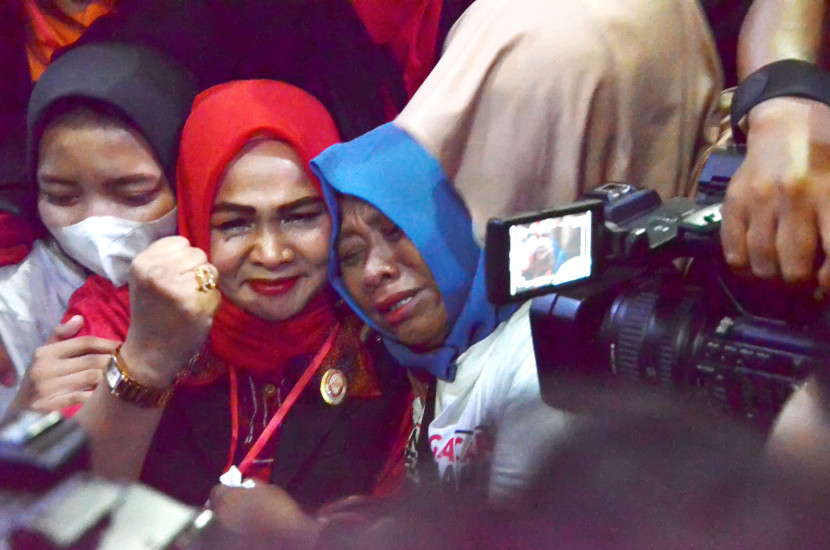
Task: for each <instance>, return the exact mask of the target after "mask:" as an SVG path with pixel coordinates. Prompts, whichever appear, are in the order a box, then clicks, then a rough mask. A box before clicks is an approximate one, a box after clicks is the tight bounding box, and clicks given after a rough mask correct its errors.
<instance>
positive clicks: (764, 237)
mask: <svg viewBox="0 0 830 550" xmlns="http://www.w3.org/2000/svg"><path fill="white" fill-rule="evenodd" d="M825 4H826V2H825V0H756V1H755V2H754V3H753V5H752V7H751V8H750V11H749V12H748V14H747V17H746V19H745V21H744V24H743V26H742V28H741V35H740V40H739V43H738V72H739V78H740V79H741V80H743V79H745V78H746V77H747V76H748V75H750V74H751V73H752V72H754V71H756V70H758V69H760V68H761V67H763V66H765V65H767V64H769V63H772V62H774V61H778V60H782V59H801V60H805V61H809V62H814V63H815V62H817V61H818V59H819V57H820V55H819V54H820V51H821V47H822V40H823V32H822V31H823V21H824V16H825V11H826V10H825V7H826V6H825ZM747 124H748V130H747V156H746V159H745V160H744V162H743V164H742V166H741V167H740V169H739V170H738V171H737V172H736V173H735V176H734V177H733V178H732V181H731V182H730V184H729V187H728V190H727V196H726V201H725V204H724V209H723V227H722V232H721V235H722V242H723V248H724V255H725V258H726V260H727V262H728V263H729V264H730V265H731V266H732V267H733V268H735V269H739V270H744V269H751V271H752V273H753V274H754V275H755V276H758V277H761V278H776V277H781V278H783V280H784V281H787V282H804V281H810V280H812V279H813V278H814V277H817V278H818V282H819V284H820V285H822V286H824V287H826V288H830V260H827V259H825V260H824V261H823V263H822V264H821V265H820V266H818V265H817V263H816V262H817V260H816V256H817V252H821V251H823V252H824V253H825V256H826V257H827V258H830V107H828V106H827V105H825V104H823V103H821V102H818V101H813V100H810V99H801V98H795V97H778V98H774V99H769V100H767V101H763V102H761V103H759V104H758V105H756V106H755V107H754V108H752V109H751V110H750V111H749V114H748V116H747ZM817 268H818V269H817Z"/></svg>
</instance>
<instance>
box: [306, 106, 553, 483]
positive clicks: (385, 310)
mask: <svg viewBox="0 0 830 550" xmlns="http://www.w3.org/2000/svg"><path fill="white" fill-rule="evenodd" d="M312 167H313V169H314V171H315V173H316V174H317V175H318V177H319V178H320V180H321V181H322V183H323V192H324V195H325V197H326V202H327V204H328V206H329V208H330V209H331V212H332V217H333V219H334V220H335V221H336V223H335V230H334V232H333V241H332V242H333V245H332V246H333V255H332V257H333V258H335V261H334V262H332V264H331V266H330V272H329V275H330V279H331V281H332V284H333V285H334V286H335V288H337V290H338V291H339V292H340V293H341V294H342V295H343V297H344V299H345V300H346V301H347V302H348V303H349V304H350V305H351V306H352V307H353V308H354V309H355V310H356V311H357V312H358V313H359V314H360V315H361V316H362V317H363V319H364V320H365V321H366V322H367V323H368V324H369V325H370V326H372V327H373V328H375V329H376V330H378V331H379V332H380V333H381V334H382V335H383V338H384V342H385V344H386V346H387V348H388V349H389V350H390V352H391V353H392V354H393V355H394V356H395V357H396V358H397V359H398V361H399V362H400V363H401V364H402V365H405V366H407V367H409V368H412V369H415V370H416V371H417V370H420V371H426V372H427V373H429V374H431V375H432V376H434V377H435V379H436V383H435V388H434V389H435V393H434V403H433V402H432V400H431V399H430V400H428V402H426V403H425V404H426V411H425V415H424V416H425V418H427V419H428V418H429V417H430V416H432V415H433V413H434V418H433V419H432V421H431V422H429V424H428V425H429V428H428V441H429V448H430V450H431V452H432V455H433V457H434V459H435V461H436V463H437V464H438V471H439V475H440V478H441V481H442V483H443V484H447V485H451V486H454V487H455V488H462V487H465V486H467V485H472V486H473V487H482V488H484V487H486V488H487V489H488V490H489V494H490V496H491V497H492V498H494V499H500V498H502V497H505V496H509V495H510V494H512V493H514V492H515V491H516V490H518V489H520V488H522V487H523V485H524V484H525V482H526V481H527V480H528V479H529V478H530V477H531V475H532V473H533V471H534V470H535V468H536V460H537V457H539V456H540V455H541V454H542V453H543V452H544V451H545V450H546V449H548V448H549V446H550V445H551V444H552V443H553V442H554V441H555V440H556V438H557V436H558V435H559V434H561V433H562V432H563V431H564V428H565V426H566V424H567V420H568V416H567V415H566V414H565V413H562V412H560V411H556V410H554V409H551V408H549V407H547V406H545V405H544V404H543V403H542V401H541V398H540V393H539V381H538V376H537V373H536V360H535V357H534V354H533V342H532V339H531V333H530V321H529V308H530V306H529V303H528V304H525V305H523V306H521V307H519V308H516V307H515V306H509V307H496V306H493V305H491V304H490V303H488V302H487V297H486V292H485V286H484V262H483V251H482V249H481V247H480V246H479V245H478V244H477V243H476V240H475V238H474V235H473V226H472V221H471V219H470V215H469V213H468V211H467V209H466V207H465V205H464V203H463V202H462V201H461V199H460V198H459V196H458V195H457V193H456V191H455V190H454V188H453V187H452V184H451V182H450V181H449V180H448V179H447V177H446V175H445V174H444V171H443V169H442V168H441V166H440V164H439V163H438V161H437V160H436V159H435V158H433V157H432V156H431V155H430V154H429V153H428V152H427V151H426V150H425V149H424V148H422V147H421V146H420V145H419V144H418V143H417V142H416V141H415V140H414V139H412V138H411V137H410V136H409V135H408V134H407V133H406V132H404V131H403V130H401V129H399V128H398V127H396V126H395V125H394V124H391V123H390V124H386V125H384V126H381V127H380V128H378V129H376V130H373V131H372V132H369V133H368V134H365V135H364V136H362V137H360V138H357V139H355V140H353V141H351V142H348V143H345V144H340V145H335V146H333V147H331V148H329V149H328V150H326V151H324V152H323V153H322V154H321V155H320V156H318V157H317V158H316V159H315V160H314V161H313V162H312ZM425 393H426V392H424V394H422V395H421V396H420V399H421V402H420V403H416V406H415V409H416V410H422V411H423V410H424V407H423V406H422V405H423V404H424V402H425V401H427V400H426V395H425ZM423 423H426V421H424V422H423ZM416 424H420V423H416ZM416 429H418V427H416Z"/></svg>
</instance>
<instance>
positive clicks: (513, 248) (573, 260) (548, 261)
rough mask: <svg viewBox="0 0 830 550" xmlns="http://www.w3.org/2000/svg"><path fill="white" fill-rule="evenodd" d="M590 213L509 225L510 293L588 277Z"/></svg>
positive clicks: (557, 284)
mask: <svg viewBox="0 0 830 550" xmlns="http://www.w3.org/2000/svg"><path fill="white" fill-rule="evenodd" d="M591 216H592V212H590V211H588V212H580V213H578V214H568V215H565V216H559V217H556V218H547V219H543V220H538V221H534V222H530V223H526V224H516V225H513V226H511V227H510V253H509V257H510V294H511V296H515V295H516V294H518V293H520V292H525V291H528V290H535V289H538V288H542V287H546V286H559V285H564V284H566V283H570V282H573V281H578V280H581V279H585V278H587V277H590V275H591V267H592V264H591V221H592V220H591Z"/></svg>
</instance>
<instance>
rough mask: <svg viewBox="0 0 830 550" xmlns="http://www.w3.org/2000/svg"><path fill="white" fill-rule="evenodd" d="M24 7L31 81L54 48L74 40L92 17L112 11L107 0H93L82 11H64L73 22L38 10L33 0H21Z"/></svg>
mask: <svg viewBox="0 0 830 550" xmlns="http://www.w3.org/2000/svg"><path fill="white" fill-rule="evenodd" d="M23 9H24V11H25V15H26V18H27V20H28V23H29V27H30V32H29V39H28V40H27V43H26V56H27V57H28V59H29V72H30V74H31V75H32V81H33V82H34V81H36V80H37V79H38V78H40V75H41V74H43V71H45V70H46V67H47V65H49V61H50V60H51V59H52V54H53V53H55V50H57V49H60V48H63V47H64V46H69V45H70V44H72V43H74V42H75V41H76V40H78V39H79V38H80V37H81V35H82V34H83V33H84V31H85V30H86V29H87V27H89V26H90V25H91V24H92V22H93V21H95V20H96V19H98V18H99V17H101V16H103V15H106V14H108V13H110V12H111V11H113V7H112V5H111V3H110V2H94V3H92V4H90V5H89V6H87V8H86V10H84V11H83V12H82V13H79V14H77V15H72V16H69V15H67V17H68V18H69V19H71V20H72V21H73V22H74V23H76V25H72V24H69V23H67V22H65V21H61V20H60V19H58V18H56V17H53V16H52V15H50V14H48V13H46V12H44V11H43V10H41V9H40V7H39V6H38V5H37V2H36V1H35V0H23Z"/></svg>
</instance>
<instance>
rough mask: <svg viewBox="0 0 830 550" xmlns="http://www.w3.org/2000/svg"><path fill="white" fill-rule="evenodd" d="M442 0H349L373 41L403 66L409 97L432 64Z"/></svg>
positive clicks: (424, 77) (434, 56) (434, 55)
mask: <svg viewBox="0 0 830 550" xmlns="http://www.w3.org/2000/svg"><path fill="white" fill-rule="evenodd" d="M442 5H443V0H396V1H394V2H392V1H390V0H352V6H353V7H354V9H355V11H356V12H357V15H358V17H360V19H361V21H363V24H364V26H365V27H366V30H367V31H368V32H369V36H370V37H371V38H372V41H373V42H374V43H375V44H378V45H380V46H386V47H388V48H389V50H390V51H391V52H392V55H394V56H395V60H396V61H397V62H398V63H399V64H400V66H401V67H402V68H403V71H404V73H403V80H404V87H405V88H406V93H407V95H408V96H409V97H412V95H413V94H414V93H415V91H416V90H417V89H418V87H419V86H420V85H421V83H422V82H423V81H424V80H425V79H426V77H427V75H428V74H429V72H430V71H431V70H432V67H433V65H434V64H435V58H436V51H435V48H436V41H437V40H438V25H439V23H440V20H441V6H442Z"/></svg>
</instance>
